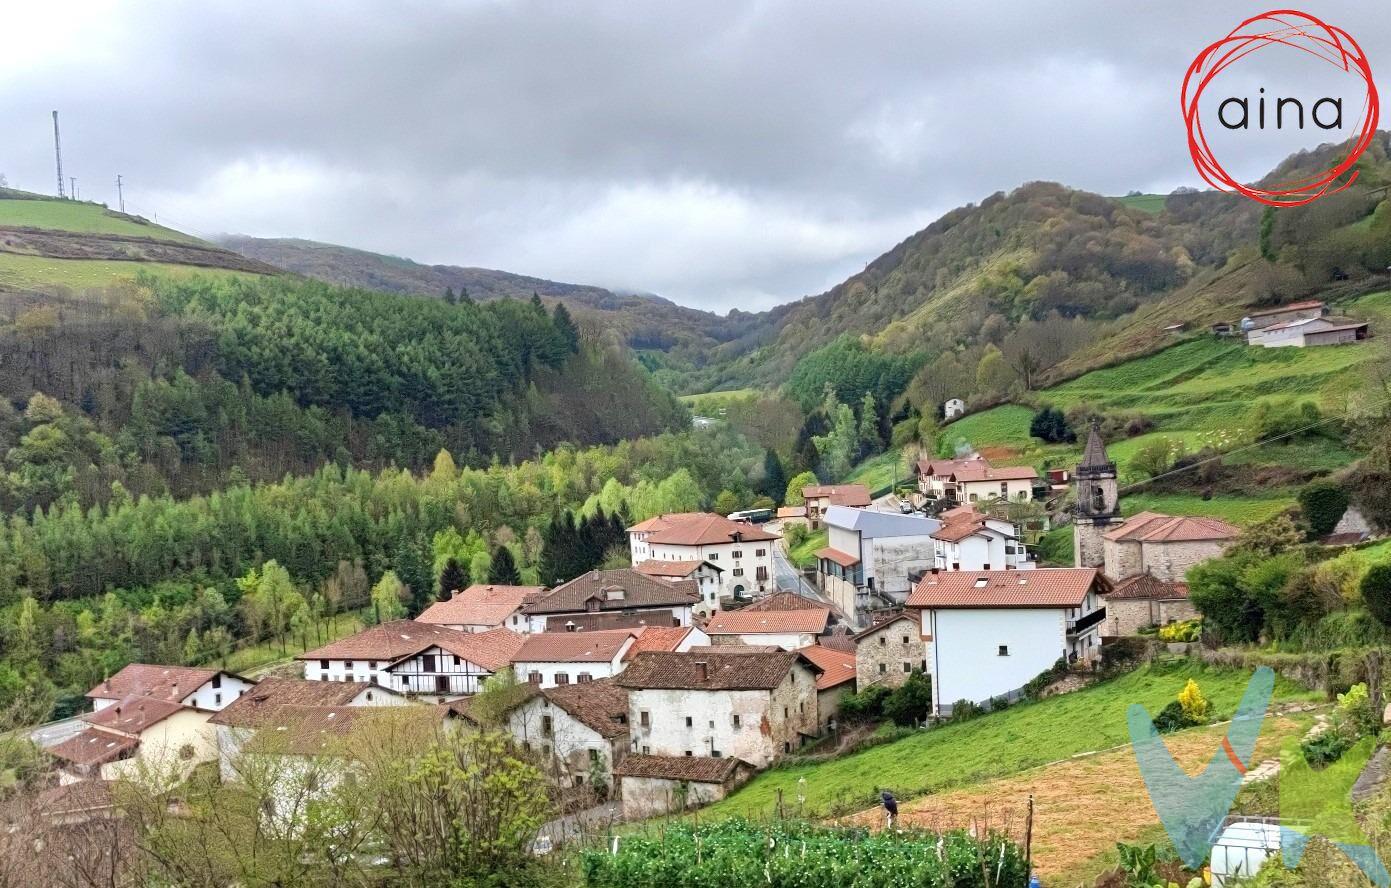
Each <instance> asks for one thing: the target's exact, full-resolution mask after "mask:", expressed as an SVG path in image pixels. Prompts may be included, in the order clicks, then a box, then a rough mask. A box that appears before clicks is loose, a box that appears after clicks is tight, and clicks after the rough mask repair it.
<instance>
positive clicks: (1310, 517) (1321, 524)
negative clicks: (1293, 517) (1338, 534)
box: [1299, 481, 1349, 539]
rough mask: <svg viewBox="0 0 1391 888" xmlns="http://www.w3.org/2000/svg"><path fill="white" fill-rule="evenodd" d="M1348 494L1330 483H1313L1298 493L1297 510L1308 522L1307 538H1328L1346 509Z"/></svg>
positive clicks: (1338, 486) (1340, 487) (1341, 487)
mask: <svg viewBox="0 0 1391 888" xmlns="http://www.w3.org/2000/svg"><path fill="white" fill-rule="evenodd" d="M1348 500H1349V497H1348V492H1347V491H1346V490H1345V489H1344V488H1343V486H1342V485H1341V484H1335V483H1333V482H1332V481H1314V482H1312V483H1310V484H1306V485H1305V486H1304V489H1303V490H1301V491H1299V508H1300V509H1301V510H1302V511H1303V512H1304V520H1305V521H1307V522H1309V536H1310V537H1311V538H1314V539H1317V538H1318V537H1324V536H1328V535H1329V534H1330V533H1332V532H1333V528H1335V527H1337V526H1338V521H1339V520H1340V519H1341V518H1342V517H1343V513H1344V512H1346V511H1347V509H1348Z"/></svg>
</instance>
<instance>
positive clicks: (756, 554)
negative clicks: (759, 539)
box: [753, 549, 768, 558]
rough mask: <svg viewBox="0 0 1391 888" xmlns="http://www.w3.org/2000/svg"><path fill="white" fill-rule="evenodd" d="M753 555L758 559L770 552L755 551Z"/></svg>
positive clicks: (765, 550) (764, 550)
mask: <svg viewBox="0 0 1391 888" xmlns="http://www.w3.org/2000/svg"><path fill="white" fill-rule="evenodd" d="M753 554H754V556H755V557H757V558H762V557H763V556H765V555H767V554H768V550H767V549H754V550H753Z"/></svg>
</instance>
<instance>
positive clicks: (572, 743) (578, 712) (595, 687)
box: [507, 679, 628, 788]
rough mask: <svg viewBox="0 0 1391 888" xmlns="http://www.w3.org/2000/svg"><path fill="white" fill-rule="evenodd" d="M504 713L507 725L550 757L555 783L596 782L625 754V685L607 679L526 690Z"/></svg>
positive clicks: (606, 781)
mask: <svg viewBox="0 0 1391 888" xmlns="http://www.w3.org/2000/svg"><path fill="white" fill-rule="evenodd" d="M523 697H524V699H522V700H521V701H520V702H519V703H518V704H517V705H515V706H514V707H513V708H512V709H511V710H510V711H509V712H508V713H507V729H508V731H509V732H510V733H511V734H512V736H513V738H514V739H515V740H516V741H517V742H518V743H519V744H521V745H522V746H523V747H524V748H526V749H529V750H532V751H534V752H538V753H540V755H541V757H542V759H543V760H545V761H547V762H549V763H550V765H551V767H552V769H553V772H554V775H555V777H556V779H557V780H558V781H559V783H560V785H561V786H584V785H586V784H593V783H596V782H601V783H602V784H603V785H604V786H606V787H609V788H613V786H614V776H613V769H614V766H615V765H617V764H618V763H619V762H621V761H622V760H623V757H624V756H625V755H627V754H628V691H627V689H625V688H621V687H619V686H618V685H616V684H614V683H613V681H612V680H610V679H599V680H597V681H589V682H585V683H584V684H572V685H562V686H559V687H554V688H546V689H540V688H536V687H535V686H530V690H529V692H523Z"/></svg>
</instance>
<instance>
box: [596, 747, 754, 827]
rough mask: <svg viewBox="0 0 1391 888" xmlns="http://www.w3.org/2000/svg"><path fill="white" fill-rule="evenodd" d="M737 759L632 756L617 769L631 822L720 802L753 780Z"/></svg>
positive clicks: (627, 814)
mask: <svg viewBox="0 0 1391 888" xmlns="http://www.w3.org/2000/svg"><path fill="white" fill-rule="evenodd" d="M753 773H754V769H753V767H752V766H751V765H749V764H748V763H747V762H743V761H740V760H739V759H737V758H713V757H711V756H701V755H694V756H687V755H642V754H634V755H629V756H627V757H626V758H624V759H623V761H622V762H621V763H620V764H619V765H618V767H616V768H615V769H614V776H615V777H617V778H618V779H619V780H620V782H621V783H620V785H621V787H622V795H623V816H624V818H625V819H628V820H638V819H641V818H644V817H654V816H657V815H659V814H666V813H668V812H672V811H681V810H685V809H686V808H695V807H699V806H701V805H708V804H710V803H711V802H717V801H719V800H720V799H722V798H724V797H725V796H727V795H729V794H730V793H731V792H733V791H734V790H735V789H736V788H737V787H738V786H740V785H741V784H743V783H745V782H746V781H747V780H748V779H749V778H750V777H752V776H753Z"/></svg>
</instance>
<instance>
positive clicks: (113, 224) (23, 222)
mask: <svg viewBox="0 0 1391 888" xmlns="http://www.w3.org/2000/svg"><path fill="white" fill-rule="evenodd" d="M0 226H14V227H19V228H45V229H49V230H53V231H74V232H77V233H79V234H123V235H128V236H130V237H149V238H154V239H156V240H167V241H174V242H175V243H182V244H201V243H203V241H201V240H199V239H198V238H196V237H193V236H192V235H188V234H184V233H183V232H181V231H175V230H174V229H172V228H165V227H164V226H162V225H155V224H154V223H152V222H149V221H147V220H145V219H142V218H140V217H139V216H127V215H123V214H121V213H117V212H115V211H113V210H108V209H107V208H106V207H103V206H101V205H99V204H94V203H84V202H80V201H73V200H49V199H42V198H40V199H34V200H3V199H0Z"/></svg>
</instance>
